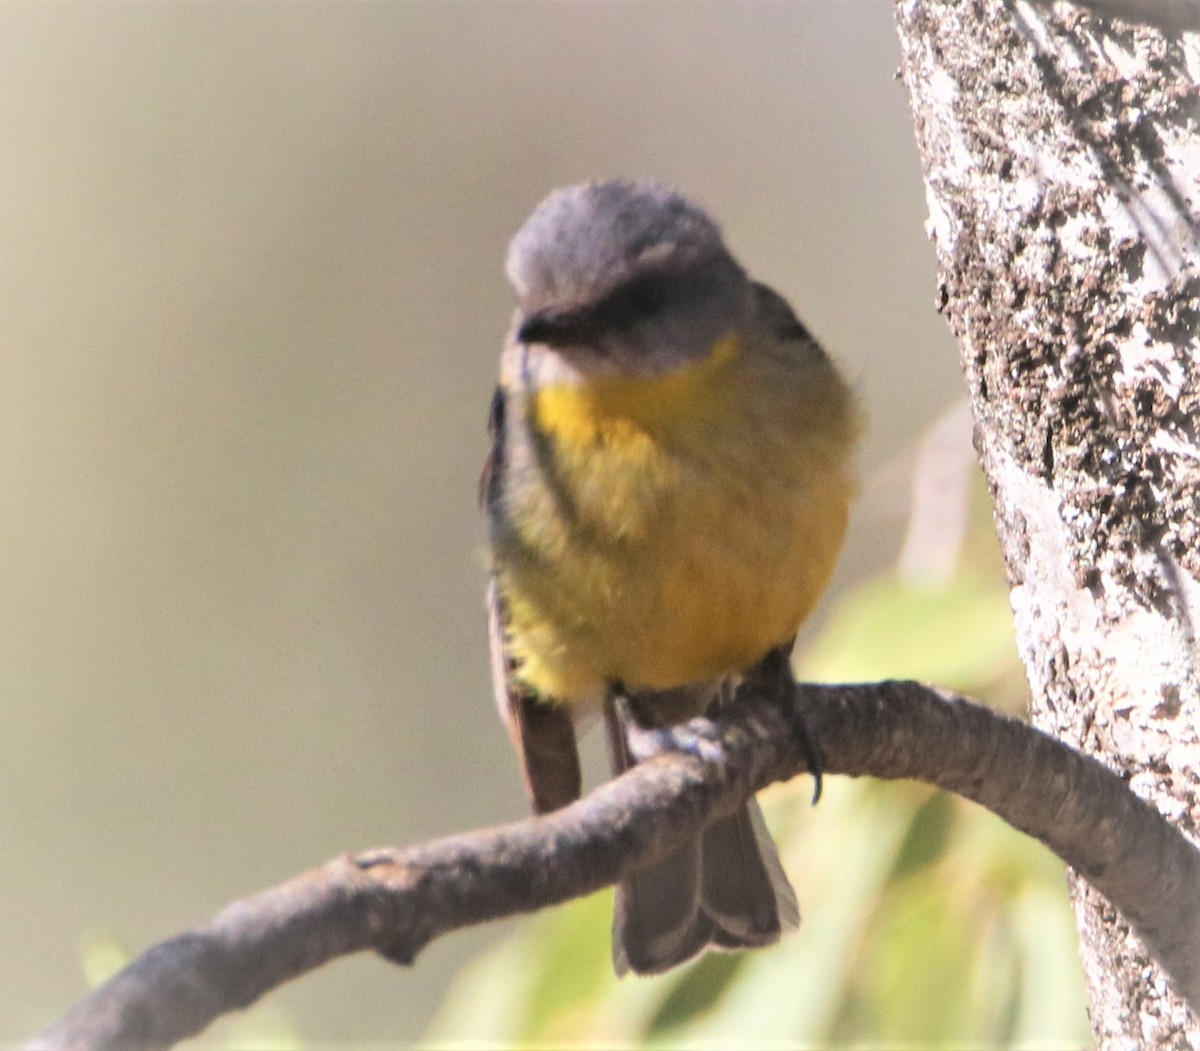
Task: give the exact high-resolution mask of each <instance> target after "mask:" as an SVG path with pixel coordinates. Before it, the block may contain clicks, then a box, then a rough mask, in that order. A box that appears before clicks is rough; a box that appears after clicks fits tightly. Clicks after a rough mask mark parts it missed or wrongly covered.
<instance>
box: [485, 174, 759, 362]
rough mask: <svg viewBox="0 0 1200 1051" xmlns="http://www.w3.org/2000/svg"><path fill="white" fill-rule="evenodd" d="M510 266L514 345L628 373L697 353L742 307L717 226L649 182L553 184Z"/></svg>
mask: <svg viewBox="0 0 1200 1051" xmlns="http://www.w3.org/2000/svg"><path fill="white" fill-rule="evenodd" d="M506 269H507V272H508V277H509V280H510V281H511V282H512V284H513V287H514V288H515V289H516V291H517V296H518V297H519V301H520V305H519V311H518V317H517V330H516V338H517V339H518V340H519V341H520V342H523V343H537V344H545V345H547V346H550V347H552V348H553V349H555V350H558V351H562V352H564V353H570V354H571V356H572V358H573V359H580V358H582V359H588V358H591V359H594V360H595V361H607V362H608V363H609V364H610V365H614V366H617V367H624V368H637V369H639V370H641V369H643V368H645V369H648V370H649V371H661V370H663V369H665V368H668V367H671V366H672V365H678V364H680V363H682V362H683V361H686V360H690V359H693V358H696V357H699V356H703V355H704V354H706V353H707V352H708V350H709V349H710V348H711V346H712V343H713V341H714V340H715V339H717V338H718V337H719V336H721V335H722V334H724V332H725V331H728V330H729V329H730V328H733V327H735V326H736V325H737V324H738V323H739V322H740V320H741V318H742V316H743V315H744V312H745V311H746V310H747V309H748V303H749V283H748V281H747V278H746V275H745V273H744V272H743V271H742V269H741V267H739V266H738V264H737V263H736V262H735V261H734V259H733V257H732V256H731V255H730V254H729V251H728V250H727V249H726V247H725V245H724V242H723V241H722V240H721V231H720V230H719V229H718V227H717V225H716V224H715V223H714V222H713V221H712V219H710V218H709V217H708V215H707V214H705V213H704V212H703V211H702V210H701V209H699V208H697V207H696V206H695V205H694V204H691V203H690V202H689V201H687V200H686V199H684V198H683V197H682V196H680V195H679V194H678V193H676V192H675V191H673V190H671V189H669V188H667V187H665V186H663V185H661V184H658V183H652V182H647V183H635V182H624V181H611V182H594V183H585V184H583V185H580V186H572V187H569V188H567V189H563V190H557V191H556V192H554V193H552V194H551V195H550V196H549V197H547V198H546V199H545V200H544V201H543V202H542V203H541V204H540V205H538V207H537V208H536V209H535V210H534V212H533V214H532V215H531V216H530V217H529V218H528V219H527V220H526V221H525V224H524V225H523V226H522V227H521V229H520V230H519V231H518V232H517V235H516V236H515V237H514V238H513V239H512V243H511V244H510V245H509V249H508V261H507V267H506ZM581 363H582V362H581Z"/></svg>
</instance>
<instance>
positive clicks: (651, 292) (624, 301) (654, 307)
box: [602, 275, 670, 328]
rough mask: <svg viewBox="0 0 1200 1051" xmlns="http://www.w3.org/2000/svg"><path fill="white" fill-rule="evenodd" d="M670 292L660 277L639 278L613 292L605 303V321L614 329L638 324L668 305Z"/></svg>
mask: <svg viewBox="0 0 1200 1051" xmlns="http://www.w3.org/2000/svg"><path fill="white" fill-rule="evenodd" d="M669 296H670V290H669V289H668V287H667V283H666V281H664V280H663V278H661V277H659V276H656V275H654V276H649V277H639V278H635V279H634V280H633V281H630V282H629V283H628V284H624V285H621V286H620V287H619V288H616V289H614V290H613V292H612V293H611V294H610V295H609V297H608V298H607V299H606V300H605V301H604V304H603V308H602V309H603V313H604V315H605V320H606V321H607V322H608V324H609V325H611V326H612V327H614V328H620V327H623V326H625V325H632V324H636V323H637V322H639V321H644V320H646V318H648V317H652V316H653V315H654V314H657V313H658V312H659V311H660V310H662V308H663V307H664V306H665V305H666V303H667V300H668V298H669Z"/></svg>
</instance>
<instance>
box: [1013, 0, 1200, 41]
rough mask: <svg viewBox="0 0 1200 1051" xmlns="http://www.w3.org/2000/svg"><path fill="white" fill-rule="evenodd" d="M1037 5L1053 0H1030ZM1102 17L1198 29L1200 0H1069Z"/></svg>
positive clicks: (1173, 30) (1174, 30) (1166, 28)
mask: <svg viewBox="0 0 1200 1051" xmlns="http://www.w3.org/2000/svg"><path fill="white" fill-rule="evenodd" d="M1032 2H1033V3H1035V4H1037V5H1038V6H1039V7H1051V6H1053V4H1054V3H1055V2H1056V0H1032ZM1071 2H1072V3H1074V5H1075V6H1076V7H1082V8H1084V9H1085V10H1087V11H1091V12H1092V13H1093V14H1096V15H1100V16H1101V17H1103V18H1120V19H1122V20H1123V21H1125V22H1134V23H1137V24H1138V25H1145V26H1154V27H1155V28H1157V29H1161V30H1163V31H1164V32H1166V33H1184V32H1189V31H1190V32H1197V31H1200V0H1071Z"/></svg>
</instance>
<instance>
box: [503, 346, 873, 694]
mask: <svg viewBox="0 0 1200 1051" xmlns="http://www.w3.org/2000/svg"><path fill="white" fill-rule="evenodd" d="M731 367H733V366H732V365H730V364H729V363H724V364H722V368H725V369H728V368H731ZM828 375H829V376H830V377H832V380H831V382H833V383H834V384H835V385H836V389H831V392H830V393H832V394H834V395H836V396H835V397H833V398H832V400H829V399H826V400H825V401H824V402H823V401H822V400H821V399H818V398H815V397H814V393H815V392H814V391H812V390H811V389H806V388H804V387H798V388H797V389H796V390H794V391H788V390H786V389H783V390H778V389H776V390H771V391H761V392H759V396H758V397H756V398H755V399H754V401H753V404H752V406H749V408H748V407H747V406H748V403H747V402H746V401H745V398H746V397H747V396H748V394H750V393H753V390H752V389H751V390H750V391H749V392H747V391H746V390H745V383H746V377H745V376H738V375H733V376H730V375H729V374H728V372H725V373H718V374H716V375H712V374H705V375H703V376H702V377H701V378H700V380H699V381H697V383H696V384H695V385H694V386H695V389H690V388H687V387H686V385H685V387H684V388H681V389H676V390H671V391H667V392H666V394H665V395H664V392H663V391H662V390H661V389H659V390H657V391H652V392H651V393H652V394H653V396H647V397H645V398H642V399H641V409H642V410H644V411H639V397H638V395H637V392H636V391H631V390H630V389H629V387H628V385H629V384H630V383H642V384H651V383H654V382H657V383H659V384H661V382H662V381H661V380H659V381H620V382H621V383H623V384H625V389H621V390H616V391H607V392H605V391H600V392H599V394H598V393H597V391H595V390H590V391H582V392H581V391H579V390H576V389H568V390H552V391H548V392H542V393H541V394H539V395H538V397H537V398H536V399H534V400H533V402H532V403H531V407H530V423H531V425H532V427H533V429H534V432H535V433H539V434H541V435H542V439H541V441H542V446H541V450H540V461H539V462H540V463H541V465H542V468H543V469H547V468H548V471H547V473H548V476H549V477H544V478H543V479H542V482H541V483H539V484H532V483H529V484H526V485H525V486H523V491H522V493H521V494H520V498H519V499H516V500H514V501H513V502H512V504H511V508H512V516H513V521H514V523H515V526H516V529H517V532H518V534H519V540H518V542H517V543H516V544H515V545H513V546H512V547H511V548H510V549H508V550H507V551H506V550H505V549H504V548H503V546H501V548H499V549H498V550H497V552H496V555H497V571H498V578H499V582H500V587H501V591H502V594H503V595H504V598H505V601H506V604H507V607H508V613H509V624H508V645H509V649H510V652H511V654H512V655H513V657H514V658H515V659H516V661H517V665H518V669H519V671H518V673H519V675H520V677H521V678H522V680H523V681H525V682H526V683H527V684H528V685H529V686H530V687H532V688H533V689H534V690H535V691H537V692H538V693H539V694H541V695H543V696H546V697H552V698H555V699H557V700H562V701H572V700H579V699H584V698H587V697H594V696H595V695H596V693H597V692H598V691H600V690H601V689H602V688H603V687H604V686H605V685H606V684H607V683H608V682H611V681H614V680H619V681H621V682H623V683H625V684H626V685H627V686H630V687H633V688H636V687H646V688H654V689H665V688H669V687H673V686H680V685H683V684H686V683H691V682H699V681H703V680H708V679H714V678H718V677H721V676H724V675H728V674H731V673H733V672H737V671H741V670H744V669H745V668H747V667H749V666H750V665H751V664H753V663H754V662H755V661H757V660H758V659H759V658H760V657H762V656H763V655H764V654H765V653H766V652H767V651H768V650H770V649H771V648H772V647H773V646H775V645H778V644H779V643H781V642H783V641H785V640H787V639H788V638H790V637H791V636H792V635H793V634H794V633H795V631H796V629H797V628H798V627H799V625H800V624H801V622H802V621H803V620H804V619H805V617H807V616H808V614H809V613H810V612H811V610H812V608H813V606H814V605H815V604H816V602H817V600H818V598H819V597H820V594H821V592H822V591H823V590H824V588H825V585H826V583H827V582H828V578H829V575H830V573H831V572H832V569H833V565H834V562H835V560H836V558H837V554H838V551H839V549H840V547H841V543H842V538H843V534H844V532H845V527H846V517H847V506H848V502H849V498H850V493H851V489H852V485H851V483H850V481H849V478H848V476H847V467H846V459H847V454H848V452H849V445H850V444H851V442H852V437H851V435H852V431H853V424H852V422H851V421H850V418H849V417H850V415H851V413H850V409H849V399H848V396H846V394H845V391H844V388H842V387H841V385H840V383H839V382H838V381H837V380H836V376H834V374H833V373H832V371H831V370H830V371H829V373H828ZM677 379H678V378H677V377H671V380H672V381H677ZM804 379H806V380H807V381H809V383H810V385H811V381H812V380H813V377H812V376H811V375H809V376H805V377H804ZM730 382H733V386H732V387H731V386H730ZM796 382H797V383H799V379H797V381H796ZM676 386H677V387H678V384H676ZM643 393H644V391H643ZM731 395H732V396H731ZM631 406H632V408H631ZM751 409H752V410H753V411H751Z"/></svg>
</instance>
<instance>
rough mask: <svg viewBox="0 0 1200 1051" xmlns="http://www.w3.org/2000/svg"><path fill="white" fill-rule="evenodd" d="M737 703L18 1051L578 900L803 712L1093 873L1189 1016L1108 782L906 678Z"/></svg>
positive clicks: (381, 865)
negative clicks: (624, 765)
mask: <svg viewBox="0 0 1200 1051" xmlns="http://www.w3.org/2000/svg"><path fill="white" fill-rule="evenodd" d="M746 692H747V691H743V693H744V695H743V697H742V698H740V700H739V702H738V703H737V704H734V705H731V706H730V707H729V708H727V709H726V710H725V711H724V712H723V713H722V714H721V715H720V717H719V718H718V719H717V720H715V721H713V722H710V721H708V720H703V719H697V720H694V721H693V722H691V723H689V724H687V725H686V726H685V727H681V728H678V729H676V730H673V731H660V732H657V733H654V734H652V735H646V739H645V740H643V741H642V742H639V745H647V746H653V747H657V748H661V749H665V750H664V751H662V752H660V753H659V754H658V755H657V756H656V757H654V758H652V759H649V760H648V761H646V762H644V763H642V764H641V765H640V766H638V767H637V768H635V769H634V770H632V771H630V772H629V773H627V774H625V775H624V776H623V777H621V778H619V779H617V780H615V781H611V782H609V783H607V784H605V785H603V786H601V787H600V788H598V789H597V790H596V791H594V792H593V793H591V795H589V796H588V797H587V798H585V799H583V800H581V801H580V802H578V803H576V804H574V805H573V806H570V807H568V808H566V809H564V810H560V811H558V812H557V813H554V814H551V815H549V816H546V817H542V818H532V819H529V820H525V821H519V822H516V823H514V824H511V825H506V826H502V827H500V828H495V829H485V830H481V831H477V832H472V833H468V834H465V835H461V836H454V837H450V838H447V839H442V840H437V841H434V842H431V843H426V844H423V845H420V846H415V847H410V848H407V849H384V850H376V851H371V852H368V853H365V854H357V855H346V856H344V857H341V858H338V859H336V860H334V861H332V862H330V863H329V864H328V865H325V866H324V867H323V868H320V869H316V870H314V871H312V872H310V873H307V874H305V875H303V876H299V877H297V878H296V879H293V880H290V881H288V882H287V883H283V884H280V885H279V886H277V887H273V888H271V889H269V890H266V891H263V892H262V893H260V894H257V895H255V896H253V897H250V898H246V899H244V900H242V901H239V902H236V903H235V904H233V905H231V906H229V907H228V908H227V909H225V910H224V911H222V912H221V913H219V914H218V915H217V916H215V917H214V918H213V919H212V920H211V921H209V922H208V923H207V924H204V925H203V926H200V927H197V928H195V929H194V930H191V931H188V932H186V933H184V934H181V935H178V936H177V937H174V938H172V939H170V940H168V941H165V942H163V943H161V944H160V945H157V946H155V947H154V948H152V949H150V950H149V951H148V952H146V953H145V954H144V955H143V956H141V957H140V958H139V959H137V960H135V961H134V962H133V963H132V964H131V965H130V966H129V967H127V968H126V969H125V970H124V971H122V972H121V973H120V974H118V975H117V976H116V977H114V978H113V979H111V980H110V981H109V982H108V983H107V984H105V985H104V986H102V987H101V988H99V989H97V990H96V991H95V992H94V993H92V994H91V995H90V996H89V997H88V998H87V999H86V1000H84V1001H82V1002H81V1003H79V1004H78V1005H77V1006H76V1007H75V1008H73V1009H72V1010H71V1011H70V1012H69V1013H68V1014H67V1015H66V1016H65V1017H64V1018H62V1019H61V1020H60V1021H59V1022H57V1023H55V1024H54V1025H52V1026H51V1027H50V1028H48V1029H47V1030H45V1031H44V1032H43V1033H42V1034H41V1035H40V1036H39V1037H37V1038H35V1040H34V1042H33V1044H32V1045H31V1046H32V1047H34V1048H55V1049H64V1048H105V1047H109V1048H111V1047H121V1048H123V1049H124V1048H130V1047H139V1048H149V1047H163V1046H167V1045H170V1044H172V1043H174V1042H176V1041H178V1040H180V1039H183V1038H184V1037H187V1036H190V1035H193V1034H195V1033H197V1032H199V1031H200V1030H201V1029H203V1028H204V1027H205V1026H207V1025H208V1024H209V1023H210V1022H212V1021H213V1020H214V1019H216V1018H217V1017H218V1016H220V1015H221V1014H224V1013H226V1012H229V1011H231V1010H234V1009H237V1008H241V1007H245V1006H247V1005H249V1004H250V1003H252V1002H253V1001H255V1000H257V999H258V998H259V997H260V996H262V995H263V994H264V993H266V992H268V991H269V990H271V989H273V988H275V987H276V986H278V985H281V984H282V983H284V982H286V981H288V980H289V979H291V978H295V977H297V976H299V975H301V974H303V973H305V972H306V971H310V970H313V969H314V968H316V967H319V966H320V965H321V964H323V963H326V962H328V961H330V960H332V959H335V958H336V957H339V956H344V955H347V954H349V953H352V952H360V951H363V950H374V951H376V952H379V953H381V954H382V955H384V956H386V957H388V958H389V959H392V960H394V961H396V962H399V963H404V964H408V963H411V962H412V961H413V960H414V959H415V957H416V956H417V954H418V953H419V952H420V951H421V949H422V948H423V947H424V946H425V945H427V944H429V942H431V941H433V939H435V938H437V937H439V936H441V935H442V934H445V933H447V932H449V931H452V930H456V929H458V928H460V927H465V926H468V925H471V924H475V923H481V922H484V921H486V920H492V919H498V918H500V917H503V916H510V915H513V914H516V913H521V912H530V911H533V910H536V909H540V908H544V907H546V906H548V905H553V904H557V903H559V902H563V901H566V900H568V899H570V898H575V897H579V896H581V895H585V894H589V893H591V892H593V891H595V890H598V889H600V888H601V887H604V886H607V885H609V884H611V883H614V882H615V881H616V880H618V879H619V878H620V877H621V875H622V874H623V873H625V872H627V871H629V870H630V869H632V868H634V867H636V866H637V865H639V864H644V863H645V862H647V861H650V860H652V859H654V858H656V857H658V856H661V855H663V854H665V853H666V852H668V851H670V850H671V849H672V848H674V847H676V846H678V845H679V844H681V843H683V842H684V841H686V840H687V839H689V838H690V837H693V836H695V835H696V833H697V832H698V830H699V829H700V828H701V827H703V825H704V824H705V823H706V822H707V821H709V820H711V819H713V818H714V817H716V816H718V815H720V814H722V813H726V812H728V811H730V810H732V809H733V808H734V807H736V806H737V805H739V803H740V802H741V801H742V800H744V799H745V798H746V797H747V796H748V795H749V794H750V793H752V792H755V791H757V790H759V789H761V788H763V787H765V786H766V785H768V784H770V783H771V782H773V781H779V780H786V779H788V778H791V777H794V776H796V775H797V774H800V773H803V772H805V770H806V769H807V767H806V763H805V758H804V756H805V751H804V747H803V742H802V741H801V739H800V737H801V735H800V733H799V732H798V731H800V730H801V729H802V728H801V727H800V726H798V723H799V721H800V720H801V719H802V720H803V724H804V726H807V727H809V728H811V729H812V730H813V731H815V732H816V733H817V734H818V735H819V739H820V740H821V741H822V744H823V747H824V749H825V752H826V772H827V773H830V774H848V775H850V776H862V775H868V774H869V775H872V776H875V777H881V778H912V779H917V780H921V781H926V782H929V783H930V784H934V785H937V786H939V787H941V788H945V789H947V790H949V791H953V792H957V793H958V794H960V795H962V796H965V797H966V798H968V799H972V800H974V801H975V802H978V803H981V804H983V805H984V806H986V807H988V808H989V809H990V810H992V811H994V812H995V813H997V814H998V815H1000V816H1001V817H1003V818H1004V819H1005V820H1006V821H1008V822H1009V823H1011V824H1013V825H1015V826H1016V827H1017V828H1019V829H1022V830H1024V831H1026V832H1028V833H1029V834H1030V835H1033V836H1036V837H1037V838H1038V839H1040V840H1041V841H1042V842H1043V843H1045V844H1046V845H1047V846H1049V847H1050V848H1051V849H1052V850H1053V851H1054V852H1055V853H1056V854H1058V855H1059V857H1061V858H1062V859H1063V860H1064V861H1066V862H1067V863H1068V864H1070V865H1072V866H1073V867H1074V868H1075V869H1076V870H1078V871H1079V872H1083V873H1086V874H1087V875H1088V877H1089V879H1091V880H1092V882H1093V884H1094V886H1095V887H1096V888H1097V889H1098V890H1100V891H1101V892H1102V893H1103V894H1105V895H1106V896H1107V897H1108V898H1109V900H1110V901H1111V902H1112V903H1113V904H1114V905H1115V906H1116V907H1117V908H1119V909H1121V910H1122V911H1123V912H1124V913H1125V915H1126V917H1127V918H1128V919H1129V920H1130V922H1132V923H1133V924H1134V925H1135V926H1136V927H1137V928H1138V930H1139V931H1141V933H1142V935H1143V937H1144V938H1145V939H1146V942H1147V944H1149V945H1151V946H1152V947H1153V950H1154V952H1155V953H1156V955H1157V956H1158V958H1159V960H1160V962H1161V963H1162V965H1163V967H1164V969H1165V970H1166V971H1167V972H1168V973H1169V974H1170V975H1171V976H1172V979H1173V980H1174V982H1175V983H1176V986H1177V988H1178V989H1179V991H1180V993H1181V994H1182V995H1183V996H1185V997H1186V998H1188V999H1189V1001H1190V1002H1191V1003H1192V1004H1198V1003H1200V852H1197V850H1196V849H1195V848H1194V847H1193V846H1192V845H1191V844H1190V843H1189V842H1188V841H1187V840H1186V839H1185V838H1184V837H1183V836H1182V835H1181V834H1180V833H1179V832H1178V831H1177V830H1176V829H1175V828H1174V827H1173V826H1172V825H1171V824H1170V823H1168V822H1167V821H1166V820H1165V819H1164V818H1162V817H1161V816H1160V815H1159V813H1158V812H1157V811H1156V810H1154V809H1153V808H1152V807H1151V806H1149V805H1148V804H1146V803H1145V802H1143V801H1142V800H1140V799H1139V798H1138V797H1137V796H1136V795H1134V794H1133V792H1132V791H1130V789H1129V787H1128V785H1127V784H1126V783H1125V782H1124V781H1123V780H1122V779H1121V778H1120V777H1118V776H1117V775H1115V774H1113V773H1111V772H1110V771H1108V770H1107V769H1105V768H1104V767H1102V766H1101V765H1100V764H1099V763H1097V762H1096V761H1094V760H1092V759H1090V758H1087V757H1085V756H1083V755H1080V754H1079V753H1077V752H1074V751H1072V750H1071V749H1070V748H1068V747H1066V746H1065V745H1063V744H1061V743H1059V742H1057V741H1055V740H1053V739H1052V738H1050V737H1047V736H1046V735H1045V734H1042V733H1040V732H1039V731H1037V730H1034V729H1032V728H1031V727H1029V726H1027V725H1025V724H1024V723H1021V722H1018V721H1016V720H1013V719H1009V718H1007V717H1005V716H1002V715H999V714H997V713H995V712H993V711H991V710H990V709H987V708H984V707H982V706H980V705H977V704H974V703H972V702H970V701H967V700H965V699H963V698H961V697H957V696H954V695H952V694H949V693H946V692H944V691H940V690H937V689H934V688H931V687H927V686H922V685H919V684H917V683H912V682H884V683H877V684H869V685H854V686H815V685H802V686H799V687H797V692H796V698H795V707H794V709H792V710H788V711H785V710H783V709H782V708H781V707H780V706H779V705H778V704H777V703H772V702H770V701H767V700H764V699H763V698H761V697H755V696H746V695H745V693H746ZM639 750H640V747H639ZM814 907H819V905H818V904H814Z"/></svg>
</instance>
